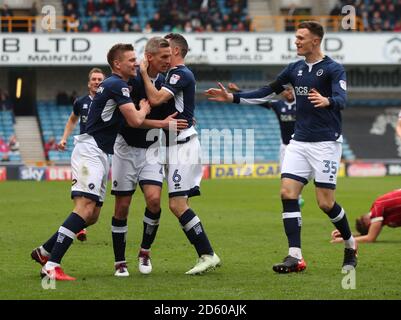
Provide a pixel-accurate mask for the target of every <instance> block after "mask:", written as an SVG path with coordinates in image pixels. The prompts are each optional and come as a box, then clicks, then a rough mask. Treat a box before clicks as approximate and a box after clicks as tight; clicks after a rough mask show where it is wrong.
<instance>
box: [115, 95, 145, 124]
mask: <svg viewBox="0 0 401 320" xmlns="http://www.w3.org/2000/svg"><path fill="white" fill-rule="evenodd" d="M139 108H140V109H139V110H136V108H135V105H134V104H133V103H126V104H123V105H121V106H120V111H121V113H122V114H123V116H124V118H125V119H126V120H127V123H128V125H129V126H130V127H134V128H137V127H139V126H140V125H141V124H142V123H143V121H144V120H145V117H146V115H147V114H149V112H150V105H149V101H148V100H146V99H142V100H141V101H140V102H139Z"/></svg>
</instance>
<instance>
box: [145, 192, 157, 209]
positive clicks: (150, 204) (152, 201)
mask: <svg viewBox="0 0 401 320" xmlns="http://www.w3.org/2000/svg"><path fill="white" fill-rule="evenodd" d="M146 207H147V208H148V210H149V211H150V212H159V211H160V197H159V196H158V195H150V196H148V197H146Z"/></svg>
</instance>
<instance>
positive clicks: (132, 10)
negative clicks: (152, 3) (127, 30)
mask: <svg viewBox="0 0 401 320" xmlns="http://www.w3.org/2000/svg"><path fill="white" fill-rule="evenodd" d="M126 13H128V14H129V15H130V16H131V17H132V16H135V17H137V16H138V4H137V2H136V0H126V1H125V3H124V5H123V8H122V9H121V14H126Z"/></svg>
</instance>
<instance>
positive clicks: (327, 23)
mask: <svg viewBox="0 0 401 320" xmlns="http://www.w3.org/2000/svg"><path fill="white" fill-rule="evenodd" d="M252 18H253V27H254V28H255V30H256V31H257V32H261V31H275V32H283V31H293V30H295V28H296V26H297V25H298V24H300V23H301V22H302V21H306V20H314V21H319V22H320V23H321V24H322V25H323V27H324V28H325V29H326V30H330V31H334V32H337V31H341V30H342V20H343V19H344V17H343V16H310V15H302V16H264V15H255V16H253V17H252ZM351 30H353V31H364V30H365V27H364V23H363V20H362V19H361V18H360V17H355V29H351Z"/></svg>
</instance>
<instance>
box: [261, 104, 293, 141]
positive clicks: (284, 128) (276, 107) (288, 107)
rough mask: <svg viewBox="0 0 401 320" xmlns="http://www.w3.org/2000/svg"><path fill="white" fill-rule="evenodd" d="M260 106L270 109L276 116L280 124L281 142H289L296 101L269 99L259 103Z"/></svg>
mask: <svg viewBox="0 0 401 320" xmlns="http://www.w3.org/2000/svg"><path fill="white" fill-rule="evenodd" d="M261 106H262V107H265V108H269V109H272V110H273V111H274V113H275V114H276V116H277V119H278V122H279V124H280V132H281V140H282V141H283V144H289V143H290V140H291V138H292V135H293V134H294V127H295V119H296V110H297V107H296V103H295V101H293V102H287V101H284V100H278V101H269V102H266V103H264V104H262V105H261Z"/></svg>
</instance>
